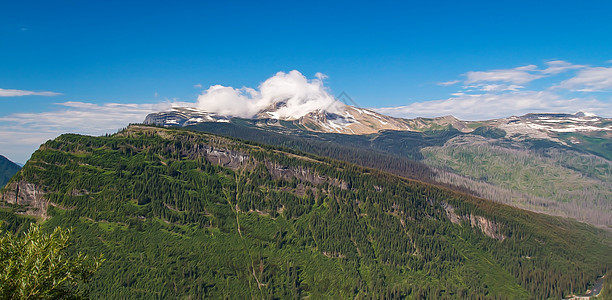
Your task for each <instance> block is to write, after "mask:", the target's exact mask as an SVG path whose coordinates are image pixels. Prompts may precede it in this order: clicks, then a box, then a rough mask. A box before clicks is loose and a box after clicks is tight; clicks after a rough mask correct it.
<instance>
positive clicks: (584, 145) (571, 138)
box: [559, 133, 612, 160]
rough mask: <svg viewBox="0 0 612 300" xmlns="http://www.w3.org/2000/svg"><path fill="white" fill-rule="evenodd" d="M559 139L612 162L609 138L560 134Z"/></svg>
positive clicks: (595, 135) (611, 148)
mask: <svg viewBox="0 0 612 300" xmlns="http://www.w3.org/2000/svg"><path fill="white" fill-rule="evenodd" d="M559 137H560V138H561V139H563V140H565V141H567V142H569V143H571V144H572V145H573V146H574V147H576V148H578V149H581V150H583V151H586V152H589V153H593V154H595V155H599V156H601V157H604V158H606V159H608V160H612V140H611V139H610V137H607V138H605V137H598V136H597V134H596V133H595V134H591V135H586V134H579V133H560V134H559Z"/></svg>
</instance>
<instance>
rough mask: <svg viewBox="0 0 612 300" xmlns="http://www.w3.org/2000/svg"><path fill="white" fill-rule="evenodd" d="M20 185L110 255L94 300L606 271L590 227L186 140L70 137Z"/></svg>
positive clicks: (557, 294) (371, 294) (440, 292)
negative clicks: (35, 191) (38, 192)
mask: <svg viewBox="0 0 612 300" xmlns="http://www.w3.org/2000/svg"><path fill="white" fill-rule="evenodd" d="M12 180H13V181H15V182H19V181H23V182H29V183H33V184H36V185H37V186H39V187H41V188H44V191H45V197H46V198H47V199H48V200H50V202H51V203H53V204H54V206H49V208H48V211H47V214H48V217H49V219H48V220H46V221H45V222H44V226H43V227H44V228H45V229H46V230H52V229H53V228H55V227H56V226H62V227H72V228H74V231H73V233H72V236H73V238H74V243H75V246H76V247H75V248H77V249H79V251H82V252H83V253H88V254H90V255H99V254H104V257H105V258H106V261H105V262H104V264H102V266H101V267H100V269H99V271H98V272H97V273H96V274H95V275H94V277H93V280H92V281H91V282H90V283H89V284H87V285H86V286H85V287H84V289H85V290H86V291H88V292H89V293H90V295H91V296H92V297H94V298H186V297H191V298H203V297H210V298H230V299H235V298H239V299H242V298H281V299H285V298H303V297H312V298H314V299H318V298H361V299H370V298H415V299H420V298H429V299H433V298H435V299H450V298H485V299H495V298H497V299H500V298H501V299H504V298H507V299H517V298H519V299H520V298H538V299H542V298H561V297H562V296H563V295H567V294H569V293H579V292H583V291H584V290H586V287H587V286H588V285H589V284H590V283H592V282H593V281H594V280H595V279H596V277H597V276H598V275H601V274H603V273H604V272H606V271H607V270H609V269H610V267H611V266H612V254H611V253H612V251H611V247H612V246H611V245H612V236H611V235H610V233H609V232H606V231H602V230H598V229H595V228H593V227H591V226H588V225H585V224H582V223H578V222H575V221H572V220H569V219H559V218H554V217H549V216H545V215H540V214H535V213H531V212H526V211H522V210H518V209H515V208H512V207H509V206H505V205H501V204H497V203H494V202H491V201H486V200H482V199H478V198H473V197H470V196H467V195H465V194H461V193H456V192H452V191H449V190H446V189H442V188H439V187H436V186H432V185H429V184H425V183H421V182H417V181H411V180H408V179H404V178H400V177H395V176H392V175H390V174H388V173H383V172H380V171H376V170H373V169H366V168H362V167H358V166H355V165H352V164H349V163H344V162H340V161H336V160H333V159H329V158H321V157H318V156H313V155H309V154H305V153H302V152H298V151H294V150H288V149H284V148H275V147H271V146H266V145H261V144H255V143H246V142H242V141H239V140H235V139H230V138H224V137H220V136H216V135H211V134H204V133H196V132H191V131H187V130H179V129H162V128H157V127H146V126H132V127H129V128H128V129H126V130H124V131H122V132H119V133H117V134H115V135H113V136H107V137H87V136H79V135H72V134H67V135H62V136H60V137H58V138H57V139H55V140H53V141H49V142H47V143H46V144H44V145H43V146H42V147H41V149H40V150H38V151H37V152H35V153H34V154H33V155H32V158H31V160H30V161H29V162H28V164H27V165H26V166H25V167H24V168H23V169H22V171H21V172H19V173H18V174H17V175H16V176H15V177H13V179H12ZM16 192H17V191H15V190H9V189H7V188H5V189H3V190H2V193H4V194H11V193H16ZM6 209H10V208H6ZM0 216H3V215H0ZM451 219H452V220H454V221H455V222H454V223H453V222H452V221H451ZM15 220H16V219H13V221H11V222H13V223H16V222H17V221H15ZM21 221H24V220H21ZM14 227H15V228H18V227H19V225H18V224H15V225H14Z"/></svg>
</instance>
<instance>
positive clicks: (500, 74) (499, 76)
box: [465, 65, 543, 84]
mask: <svg viewBox="0 0 612 300" xmlns="http://www.w3.org/2000/svg"><path fill="white" fill-rule="evenodd" d="M537 68H538V67H537V66H535V65H527V66H522V67H518V68H514V69H501V70H491V71H485V72H480V71H470V72H467V73H466V74H465V76H466V77H467V80H466V81H465V83H466V84H472V83H478V82H497V81H500V82H510V83H513V84H525V83H528V82H531V81H533V80H535V79H539V78H542V77H543V75H539V74H533V73H530V72H532V71H536V70H537Z"/></svg>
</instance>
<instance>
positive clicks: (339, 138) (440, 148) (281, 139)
mask: <svg viewBox="0 0 612 300" xmlns="http://www.w3.org/2000/svg"><path fill="white" fill-rule="evenodd" d="M280 125H282V126H267V125H265V124H262V122H261V121H256V120H242V119H232V121H231V122H230V123H199V124H196V125H192V126H189V127H188V128H189V129H192V130H197V131H203V132H210V133H215V134H221V135H225V136H231V137H238V138H242V139H247V140H251V141H256V142H261V143H266V144H273V145H279V146H283V147H289V148H292V149H297V150H300V151H305V152H309V153H314V154H317V155H322V156H328V157H332V158H335V159H339V160H343V161H348V162H351V163H355V164H358V165H361V166H365V167H370V168H375V169H379V170H383V171H386V172H390V173H393V174H396V175H399V176H403V177H408V178H412V179H417V180H421V181H425V182H429V183H433V184H436V185H441V186H445V187H449V188H451V189H453V190H460V191H463V192H466V193H468V194H471V195H474V196H477V197H483V198H487V199H491V200H494V201H497V202H501V203H505V204H509V205H513V206H516V207H520V208H524V209H529V210H532V211H537V212H543V213H548V214H553V215H560V216H566V217H571V218H574V219H577V220H580V221H583V222H588V223H590V224H594V225H596V226H601V227H612V201H611V199H612V185H611V182H612V181H611V180H610V178H612V177H611V176H612V162H611V161H610V160H609V157H610V155H612V154H611V153H612V152H611V151H610V149H609V148H610V147H608V146H609V144H610V138H609V137H607V136H606V135H604V134H598V136H593V137H591V136H587V135H584V134H576V133H571V134H565V133H563V134H559V138H560V139H561V140H563V141H565V145H562V144H559V143H557V142H553V141H551V140H542V139H523V140H516V139H511V138H508V137H506V132H504V131H503V130H501V129H499V128H495V127H489V126H484V125H482V124H472V125H474V126H477V127H476V129H475V130H474V131H473V132H472V133H462V132H459V131H458V130H456V129H454V128H452V127H449V126H447V127H440V126H433V127H431V128H434V129H436V130H431V128H426V129H427V130H425V131H423V132H411V131H382V132H379V133H376V134H371V135H345V134H332V133H316V132H309V131H305V130H302V129H300V128H297V127H296V126H295V125H294V124H293V123H291V122H283V121H281V122H280ZM478 126H479V127H478ZM596 135H597V134H596ZM457 175H459V176H457Z"/></svg>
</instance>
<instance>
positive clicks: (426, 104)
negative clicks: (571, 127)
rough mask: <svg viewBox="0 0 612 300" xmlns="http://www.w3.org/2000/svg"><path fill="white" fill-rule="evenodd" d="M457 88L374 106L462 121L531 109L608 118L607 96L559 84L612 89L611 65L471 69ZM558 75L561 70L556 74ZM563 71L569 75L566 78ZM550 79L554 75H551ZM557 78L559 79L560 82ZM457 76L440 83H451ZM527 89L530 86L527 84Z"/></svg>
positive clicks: (553, 63)
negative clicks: (402, 102) (442, 96)
mask: <svg viewBox="0 0 612 300" xmlns="http://www.w3.org/2000/svg"><path fill="white" fill-rule="evenodd" d="M564 72H565V73H567V74H564V76H563V78H566V79H565V80H563V81H561V79H557V80H556V83H552V84H551V83H550V81H547V84H548V85H547V86H540V88H534V87H533V85H532V84H530V83H531V82H532V81H534V80H536V79H540V78H550V79H553V78H558V77H557V75H559V74H561V73H564ZM463 76H465V80H464V81H463V82H462V83H463V85H462V86H461V88H460V89H459V90H458V91H456V92H454V93H451V95H450V97H449V98H447V99H439V100H432V101H423V102H417V103H411V104H409V105H405V106H398V107H385V108H378V109H375V110H377V111H379V112H381V113H385V114H389V115H393V116H398V117H407V118H413V117H438V116H441V115H454V116H456V117H459V118H462V119H466V120H480V119H492V118H500V117H507V116H510V115H522V114H526V113H530V112H565V113H573V112H576V111H587V112H591V113H595V114H598V115H601V116H605V117H612V99H598V98H597V97H595V96H594V95H592V94H587V95H585V94H576V95H574V96H571V94H570V95H566V94H567V93H564V94H563V95H564V96H561V93H557V91H558V90H559V89H567V90H570V91H581V92H595V91H611V90H612V67H610V68H605V67H589V66H585V65H578V64H572V63H570V62H566V61H563V60H553V61H548V62H546V63H545V68H539V67H538V66H536V65H526V66H521V67H517V68H512V69H497V70H490V71H470V72H467V73H465V74H463ZM559 76H560V75H559ZM568 76H571V77H569V78H568ZM553 80H554V79H553ZM559 81H561V82H559ZM459 82H460V81H458V80H454V81H448V82H446V83H448V84H446V83H445V82H442V83H439V85H452V84H456V83H459ZM529 88H531V90H530V89H529Z"/></svg>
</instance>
